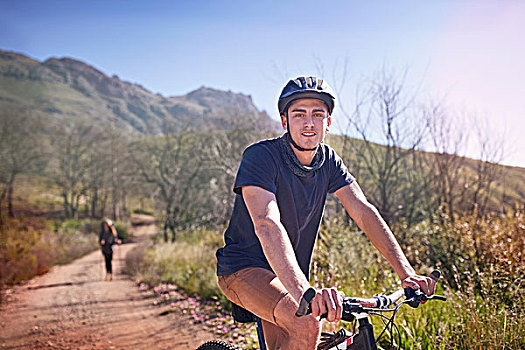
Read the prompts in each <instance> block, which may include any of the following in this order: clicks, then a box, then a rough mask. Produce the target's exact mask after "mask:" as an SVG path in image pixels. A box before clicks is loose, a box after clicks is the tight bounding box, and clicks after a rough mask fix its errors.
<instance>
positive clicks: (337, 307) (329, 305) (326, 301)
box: [311, 288, 344, 322]
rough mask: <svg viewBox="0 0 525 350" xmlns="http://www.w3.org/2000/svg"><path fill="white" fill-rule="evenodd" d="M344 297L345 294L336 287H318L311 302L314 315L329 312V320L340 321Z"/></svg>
mask: <svg viewBox="0 0 525 350" xmlns="http://www.w3.org/2000/svg"><path fill="white" fill-rule="evenodd" d="M343 298H344V294H343V293H342V292H339V291H337V289H335V288H323V289H317V290H316V293H315V297H314V298H313V299H312V303H311V305H312V316H313V317H318V316H321V315H323V314H327V316H326V320H327V321H329V322H337V321H339V320H340V319H341V316H342V314H343Z"/></svg>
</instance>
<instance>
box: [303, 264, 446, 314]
mask: <svg viewBox="0 0 525 350" xmlns="http://www.w3.org/2000/svg"><path fill="white" fill-rule="evenodd" d="M440 276H441V273H440V272H439V271H438V270H434V271H432V273H431V274H430V276H429V277H430V278H432V279H433V280H434V281H437V280H438V279H439V277H440ZM403 296H405V297H406V299H405V300H404V301H402V302H401V304H408V305H410V306H411V307H413V308H417V307H418V306H419V305H420V304H421V303H423V302H426V301H428V300H440V301H446V300H447V298H446V297H444V296H442V295H431V296H427V295H426V294H425V293H423V292H422V291H421V290H419V289H412V288H410V287H407V288H404V289H399V290H397V291H395V292H394V293H392V294H389V295H385V294H376V295H374V296H373V297H372V298H368V299H364V298H354V297H346V298H344V300H343V317H342V320H344V321H352V320H353V318H354V316H353V314H354V313H369V312H374V311H389V310H387V309H388V307H390V306H391V305H394V304H395V303H396V302H397V301H398V300H399V299H401V298H402V297H403ZM314 297H315V289H313V288H310V289H308V290H307V291H306V292H305V294H304V295H303V298H302V299H301V303H300V305H299V308H298V309H297V312H296V313H295V315H296V316H297V317H301V316H305V315H308V314H311V313H312V308H311V302H312V299H313V298H314ZM401 304H400V305H401ZM390 311H393V310H390ZM327 315H328V314H323V315H321V318H326V316H327Z"/></svg>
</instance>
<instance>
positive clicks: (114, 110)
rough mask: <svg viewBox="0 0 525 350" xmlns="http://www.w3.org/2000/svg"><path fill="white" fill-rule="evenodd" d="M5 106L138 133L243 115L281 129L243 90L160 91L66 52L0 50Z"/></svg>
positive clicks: (235, 121)
mask: <svg viewBox="0 0 525 350" xmlns="http://www.w3.org/2000/svg"><path fill="white" fill-rule="evenodd" d="M9 106H16V107H24V108H28V109H30V110H32V111H36V112H38V113H40V114H43V115H45V116H46V117H48V118H49V119H50V120H53V121H58V122H68V121H71V120H73V119H82V118H84V119H89V120H90V121H92V122H94V123H95V122H101V123H104V122H112V123H115V125H117V126H118V127H120V128H122V129H124V130H127V131H129V132H131V133H137V132H138V133H141V134H153V135H154V134H158V133H159V132H161V131H162V130H163V129H165V128H166V127H167V125H173V124H175V125H177V128H179V129H184V128H186V129H195V128H203V127H209V128H219V129H230V128H232V127H234V126H237V127H238V126H239V123H240V124H243V123H246V121H249V123H246V126H247V127H250V128H258V129H259V130H261V131H277V130H281V128H280V124H279V123H278V122H277V121H275V120H273V119H271V118H270V117H269V116H268V114H267V113H266V112H262V111H259V110H258V109H257V108H256V107H255V105H254V104H253V101H252V98H251V97H250V96H247V95H244V94H240V93H233V92H231V91H220V90H215V89H211V88H208V87H201V88H199V89H198V90H195V91H192V92H190V93H188V94H187V95H184V96H172V97H164V96H162V95H160V94H154V93H152V92H150V91H148V90H147V89H145V88H144V87H142V86H140V85H139V84H132V83H129V82H126V81H122V80H121V79H120V78H119V77H118V76H116V75H113V76H111V77H109V76H107V75H106V74H104V73H102V72H101V71H99V70H97V69H96V68H94V67H92V66H90V65H88V64H86V63H84V62H81V61H78V60H75V59H72V58H54V57H53V58H49V59H47V60H45V61H43V62H40V61H38V60H35V59H32V58H30V57H28V56H25V55H23V54H20V53H15V52H10V51H2V50H0V108H2V107H9Z"/></svg>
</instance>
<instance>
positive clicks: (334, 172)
mask: <svg viewBox="0 0 525 350" xmlns="http://www.w3.org/2000/svg"><path fill="white" fill-rule="evenodd" d="M329 153H330V155H329V158H328V159H329V160H330V163H331V164H330V165H331V166H330V168H331V169H330V182H329V184H328V192H329V193H334V192H335V191H337V190H338V189H340V188H342V187H344V186H346V185H349V184H351V183H352V182H353V181H354V177H353V176H352V174H350V172H349V171H348V169H347V167H346V165H345V164H344V163H343V160H342V159H341V157H339V155H337V153H335V151H334V150H333V149H331V150H330V152H329Z"/></svg>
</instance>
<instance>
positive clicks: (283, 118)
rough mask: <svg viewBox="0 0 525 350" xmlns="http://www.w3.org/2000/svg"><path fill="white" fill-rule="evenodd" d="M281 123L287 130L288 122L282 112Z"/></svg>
mask: <svg viewBox="0 0 525 350" xmlns="http://www.w3.org/2000/svg"><path fill="white" fill-rule="evenodd" d="M281 124H282V126H283V129H284V130H286V131H288V122H287V120H286V116H285V115H284V114H281Z"/></svg>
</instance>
